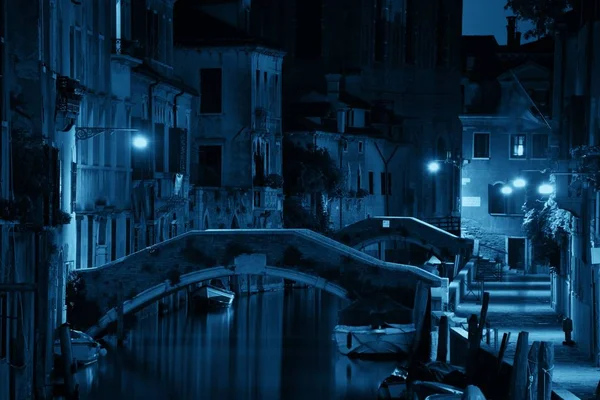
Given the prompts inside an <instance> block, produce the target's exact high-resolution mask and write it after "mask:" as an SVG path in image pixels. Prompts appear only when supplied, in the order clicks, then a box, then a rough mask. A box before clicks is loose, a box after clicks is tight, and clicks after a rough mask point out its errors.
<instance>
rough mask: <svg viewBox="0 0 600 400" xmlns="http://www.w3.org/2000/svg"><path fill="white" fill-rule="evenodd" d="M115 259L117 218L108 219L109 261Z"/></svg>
mask: <svg viewBox="0 0 600 400" xmlns="http://www.w3.org/2000/svg"><path fill="white" fill-rule="evenodd" d="M116 259H117V220H116V219H114V218H112V219H111V220H110V261H115V260H116Z"/></svg>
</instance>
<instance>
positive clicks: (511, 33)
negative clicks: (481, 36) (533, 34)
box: [506, 16, 517, 47]
mask: <svg viewBox="0 0 600 400" xmlns="http://www.w3.org/2000/svg"><path fill="white" fill-rule="evenodd" d="M506 21H507V22H508V24H507V25H506V45H507V46H508V47H515V42H516V39H517V17H514V16H513V17H506Z"/></svg>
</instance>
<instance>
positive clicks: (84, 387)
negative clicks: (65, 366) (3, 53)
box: [75, 362, 106, 395]
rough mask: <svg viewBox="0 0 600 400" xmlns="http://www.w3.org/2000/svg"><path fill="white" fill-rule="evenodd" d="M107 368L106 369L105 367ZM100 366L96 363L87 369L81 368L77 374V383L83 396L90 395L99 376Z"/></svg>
mask: <svg viewBox="0 0 600 400" xmlns="http://www.w3.org/2000/svg"><path fill="white" fill-rule="evenodd" d="M105 368H106V367H105ZM98 369H99V365H98V362H95V363H93V364H91V365H88V366H87V367H83V368H79V369H78V370H77V373H76V374H75V379H76V382H77V383H78V384H79V392H80V393H81V394H83V395H86V394H88V393H90V391H91V390H92V387H93V385H94V380H95V379H96V376H97V374H98Z"/></svg>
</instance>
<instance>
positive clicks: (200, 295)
mask: <svg viewBox="0 0 600 400" xmlns="http://www.w3.org/2000/svg"><path fill="white" fill-rule="evenodd" d="M234 298H235V293H233V292H231V291H229V290H227V289H225V287H224V286H223V284H222V283H221V281H220V280H213V281H211V282H210V284H208V285H204V286H201V287H199V288H198V289H196V290H195V291H194V292H193V293H192V300H193V301H194V303H195V305H196V306H197V307H200V308H203V307H209V308H223V307H229V306H230V305H231V303H233V299H234Z"/></svg>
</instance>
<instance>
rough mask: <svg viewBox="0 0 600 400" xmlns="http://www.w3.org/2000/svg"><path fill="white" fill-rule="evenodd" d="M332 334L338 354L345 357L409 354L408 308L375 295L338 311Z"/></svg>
mask: <svg viewBox="0 0 600 400" xmlns="http://www.w3.org/2000/svg"><path fill="white" fill-rule="evenodd" d="M333 336H334V339H335V341H336V344H337V347H338V350H339V351H340V353H342V354H344V355H347V356H349V357H359V358H374V357H375V358H376V357H383V356H386V357H390V356H399V355H409V354H410V351H411V347H412V345H413V342H414V339H415V336H416V329H415V325H414V323H413V321H412V310H411V309H409V308H407V307H404V306H403V305H401V304H399V303H396V302H394V301H393V300H391V299H389V298H379V299H370V300H359V301H356V302H354V303H352V304H351V305H350V306H348V307H347V308H345V309H344V310H342V311H341V312H340V316H339V324H338V325H337V326H336V327H335V328H334V335H333Z"/></svg>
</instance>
